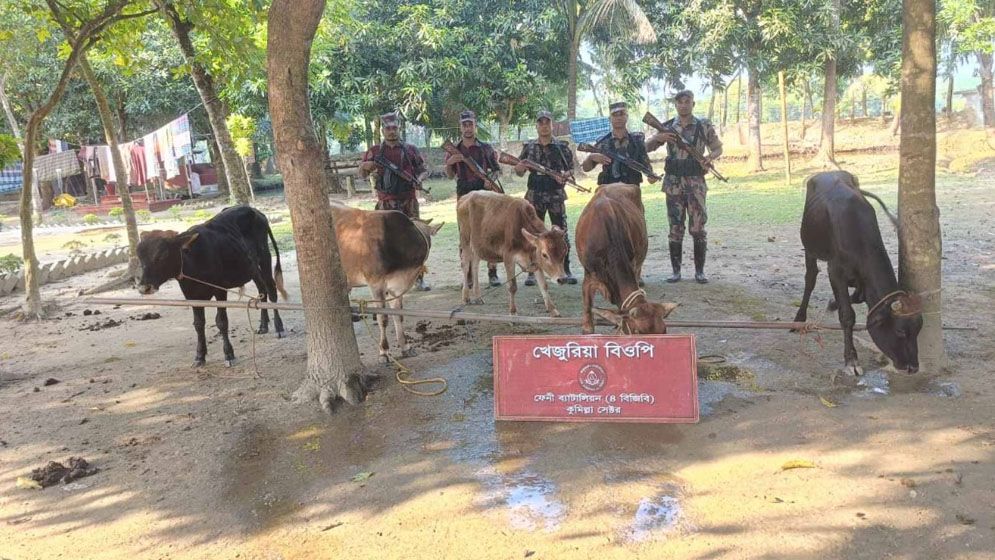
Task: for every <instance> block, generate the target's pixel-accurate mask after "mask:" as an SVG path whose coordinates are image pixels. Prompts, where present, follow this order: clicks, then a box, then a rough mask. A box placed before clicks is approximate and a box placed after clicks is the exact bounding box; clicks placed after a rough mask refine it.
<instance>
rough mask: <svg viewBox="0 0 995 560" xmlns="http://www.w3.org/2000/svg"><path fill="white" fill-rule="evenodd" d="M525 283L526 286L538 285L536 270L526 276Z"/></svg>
mask: <svg viewBox="0 0 995 560" xmlns="http://www.w3.org/2000/svg"><path fill="white" fill-rule="evenodd" d="M525 285H526V286H535V285H536V275H535V273H534V272H530V273H529V275H528V276H527V277H526V278H525Z"/></svg>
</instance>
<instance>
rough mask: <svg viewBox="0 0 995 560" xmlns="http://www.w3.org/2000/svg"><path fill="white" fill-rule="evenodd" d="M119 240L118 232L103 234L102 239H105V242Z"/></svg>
mask: <svg viewBox="0 0 995 560" xmlns="http://www.w3.org/2000/svg"><path fill="white" fill-rule="evenodd" d="M120 240H121V234H120V233H108V234H107V235H105V236H104V241H106V242H107V243H114V242H116V241H120Z"/></svg>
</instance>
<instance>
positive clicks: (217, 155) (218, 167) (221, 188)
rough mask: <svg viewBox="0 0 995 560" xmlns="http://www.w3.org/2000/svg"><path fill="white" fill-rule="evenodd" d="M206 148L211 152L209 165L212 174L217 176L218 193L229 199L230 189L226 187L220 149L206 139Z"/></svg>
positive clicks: (226, 182) (223, 162)
mask: <svg viewBox="0 0 995 560" xmlns="http://www.w3.org/2000/svg"><path fill="white" fill-rule="evenodd" d="M207 148H208V150H210V152H211V163H213V164H214V172H215V174H216V175H217V176H218V192H219V193H221V194H224V195H228V196H229V198H230V197H231V188H230V187H229V186H228V171H227V170H226V169H225V161H224V160H223V159H222V158H221V148H220V147H218V143H217V142H216V141H215V140H214V137H213V136H212V137H211V138H209V139H208V142H207Z"/></svg>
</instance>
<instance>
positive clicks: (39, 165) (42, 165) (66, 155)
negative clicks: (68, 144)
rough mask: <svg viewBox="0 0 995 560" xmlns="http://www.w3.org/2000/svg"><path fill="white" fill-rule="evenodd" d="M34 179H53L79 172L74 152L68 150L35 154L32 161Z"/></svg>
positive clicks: (42, 180) (41, 180)
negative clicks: (40, 154)
mask: <svg viewBox="0 0 995 560" xmlns="http://www.w3.org/2000/svg"><path fill="white" fill-rule="evenodd" d="M34 169H35V179H36V180H37V181H38V182H44V181H55V180H57V179H59V178H66V177H71V176H73V175H76V174H77V173H79V172H80V168H79V160H77V159H76V152H74V151H72V150H69V151H65V152H57V153H54V154H46V155H42V156H37V157H36V158H35V161H34Z"/></svg>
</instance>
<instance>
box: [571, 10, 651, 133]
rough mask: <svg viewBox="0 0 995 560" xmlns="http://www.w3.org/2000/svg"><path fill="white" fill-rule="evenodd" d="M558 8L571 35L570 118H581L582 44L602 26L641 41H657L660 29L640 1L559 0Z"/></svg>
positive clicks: (613, 34) (616, 34)
mask: <svg viewBox="0 0 995 560" xmlns="http://www.w3.org/2000/svg"><path fill="white" fill-rule="evenodd" d="M556 7H557V9H558V10H559V11H560V12H561V13H562V14H563V17H564V18H565V19H566V21H567V33H568V34H569V37H570V61H569V63H568V64H569V65H568V73H567V118H568V119H569V120H573V119H575V118H576V117H577V68H578V65H579V63H580V45H581V43H583V41H584V39H585V38H586V37H587V36H588V34H589V33H590V32H591V31H592V30H593V29H595V28H598V27H600V28H602V29H604V30H606V31H608V33H609V34H610V36H611V37H612V38H613V39H632V40H635V41H637V42H640V43H648V42H651V41H655V40H656V32H655V31H653V27H652V26H651V25H650V22H649V19H648V18H647V17H646V13H645V12H643V9H642V8H641V7H639V3H638V2H636V0H558V1H557V3H556Z"/></svg>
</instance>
